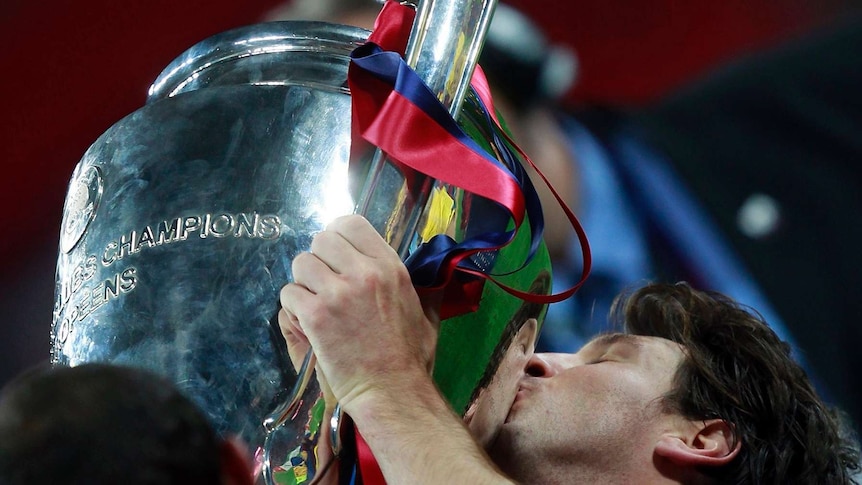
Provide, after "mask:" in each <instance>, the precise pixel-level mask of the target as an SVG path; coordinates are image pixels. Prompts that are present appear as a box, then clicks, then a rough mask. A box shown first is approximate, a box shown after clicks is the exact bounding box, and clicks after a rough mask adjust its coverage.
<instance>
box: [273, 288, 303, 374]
mask: <svg viewBox="0 0 862 485" xmlns="http://www.w3.org/2000/svg"><path fill="white" fill-rule="evenodd" d="M282 295H284V289H282ZM283 298H284V296H283ZM287 298H290V296H288V297H287ZM278 326H279V328H280V329H281V335H282V337H284V341H285V343H287V353H288V355H289V356H290V361H291V363H293V368H294V370H295V371H297V372H299V368H300V366H302V361H303V359H304V358H305V354H306V353H307V352H308V350H309V349H310V348H311V344H309V343H308V337H306V335H305V332H304V331H303V330H302V327H301V326H300V324H299V319H298V318H297V317H296V315H295V314H294V313H293V312H292V311H291V310H289V309H286V308H285V307H282V309H281V310H280V311H279V312H278Z"/></svg>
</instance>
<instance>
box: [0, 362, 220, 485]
mask: <svg viewBox="0 0 862 485" xmlns="http://www.w3.org/2000/svg"><path fill="white" fill-rule="evenodd" d="M0 483H3V484H4V485H19V484H22V485H23V484H35V483H63V484H85V483H86V484H115V483H123V484H126V485H143V484H208V485H209V484H214V483H219V440H218V438H217V435H216V433H215V431H214V430H213V428H212V427H211V425H210V423H209V422H208V421H207V419H206V417H205V416H204V415H203V414H202V412H201V411H200V410H199V409H198V408H197V406H195V405H194V404H193V403H192V402H191V401H190V400H189V399H188V398H186V397H184V396H183V395H181V394H180V392H179V391H178V390H177V389H176V388H175V386H174V385H173V384H172V383H171V382H169V381H168V380H166V379H164V378H162V377H159V376H157V375H155V374H152V373H150V372H149V371H144V370H140V369H133V368H129V367H120V366H113V365H108V364H95V363H90V364H82V365H79V366H76V367H45V368H43V367H39V368H37V369H34V370H31V371H29V372H27V373H25V374H22V375H21V376H20V377H18V378H17V379H15V380H14V381H12V382H10V383H9V384H8V385H7V386H6V387H5V388H4V389H3V392H2V394H0Z"/></svg>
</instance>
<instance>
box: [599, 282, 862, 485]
mask: <svg viewBox="0 0 862 485" xmlns="http://www.w3.org/2000/svg"><path fill="white" fill-rule="evenodd" d="M614 313H615V314H617V316H619V315H620V314H621V315H622V317H623V319H624V324H625V326H626V330H627V331H628V332H629V333H632V334H635V335H645V336H655V337H662V338H665V339H668V340H671V341H673V342H676V343H678V344H680V345H681V346H682V347H683V350H684V353H685V358H684V360H683V362H682V364H680V367H679V368H678V369H677V371H676V374H675V376H674V381H673V382H674V384H673V389H672V390H671V391H670V392H669V393H668V394H667V395H666V396H664V404H665V406H666V409H667V410H668V411H669V412H676V413H679V414H681V415H682V416H684V417H686V418H687V419H692V420H706V419H714V418H719V419H723V420H725V421H726V422H727V423H729V425H730V426H731V427H732V429H733V432H734V440H737V441H739V442H741V448H740V452H739V453H738V455H737V456H736V457H735V458H734V460H733V461H732V462H730V463H728V464H727V465H726V466H723V467H717V468H715V469H712V470H702V472H703V473H704V474H705V475H706V476H709V477H712V478H713V479H715V481H716V482H718V483H776V484H778V483H781V484H788V483H800V484H802V483H805V484H824V483H829V484H833V483H836V484H837V483H855V481H854V480H853V478H852V477H853V474H854V472H855V471H858V470H859V448H858V443H857V442H856V441H855V438H854V437H853V436H852V431H850V427H849V426H848V425H847V423H846V422H845V418H844V417H843V415H842V414H841V413H840V412H839V411H838V410H837V409H834V408H832V407H830V406H828V405H827V404H826V403H824V401H823V400H822V399H821V398H820V397H819V396H818V395H817V392H816V391H815V389H814V386H813V385H812V383H811V381H810V380H809V378H808V376H807V375H806V373H805V371H804V369H803V368H802V367H801V366H800V365H799V364H798V363H797V362H796V361H795V360H794V359H793V357H792V355H791V348H790V346H789V345H788V344H787V343H786V342H784V341H782V340H781V339H780V338H779V337H778V336H777V335H776V334H775V332H774V331H773V330H772V329H771V328H770V327H769V326H768V324H767V323H766V322H765V321H764V319H763V318H762V316H760V314H758V313H757V312H756V311H754V310H753V309H750V308H748V307H744V306H742V305H740V304H738V303H737V302H735V301H734V300H732V299H730V298H729V297H727V296H724V295H722V294H720V293H715V292H704V291H698V290H695V289H693V288H692V287H690V286H689V285H688V284H686V283H677V284H651V285H647V286H645V287H643V288H641V289H639V290H637V291H635V292H633V293H632V294H630V295H627V297H625V298H621V299H619V300H618V301H617V303H616V305H615V309H614Z"/></svg>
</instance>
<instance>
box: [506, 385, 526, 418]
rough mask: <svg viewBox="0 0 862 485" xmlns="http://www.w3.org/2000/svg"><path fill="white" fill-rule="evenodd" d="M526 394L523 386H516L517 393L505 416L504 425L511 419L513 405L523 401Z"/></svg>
mask: <svg viewBox="0 0 862 485" xmlns="http://www.w3.org/2000/svg"><path fill="white" fill-rule="evenodd" d="M525 394H526V390H525V389H524V386H518V392H516V393H515V397H514V398H513V399H512V405H511V406H509V413H508V414H506V419H505V420H504V421H503V422H504V423H508V422H509V421H510V420H511V419H512V413H513V411H514V409H515V404H517V402H518V401H519V400H521V399H523V397H524V395H525Z"/></svg>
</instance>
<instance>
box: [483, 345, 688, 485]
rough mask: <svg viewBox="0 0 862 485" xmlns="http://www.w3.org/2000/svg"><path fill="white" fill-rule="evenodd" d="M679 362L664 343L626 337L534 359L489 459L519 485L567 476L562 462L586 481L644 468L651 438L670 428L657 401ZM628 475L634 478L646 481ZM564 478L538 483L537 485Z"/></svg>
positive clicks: (675, 348)
mask: <svg viewBox="0 0 862 485" xmlns="http://www.w3.org/2000/svg"><path fill="white" fill-rule="evenodd" d="M682 356H683V354H682V351H681V350H680V349H679V347H678V346H677V345H675V344H673V343H672V342H670V341H668V340H664V339H658V338H652V337H634V336H629V335H625V334H610V335H608V336H605V337H602V338H600V339H596V340H593V341H592V342H590V343H589V344H588V345H586V346H585V347H584V348H582V349H581V350H580V351H579V352H578V353H576V354H537V355H534V356H533V357H532V358H531V359H530V361H529V363H528V365H527V367H526V373H524V374H523V377H522V378H521V379H520V383H519V384H520V385H519V390H518V394H517V397H516V398H515V401H514V404H513V405H512V407H511V411H510V412H509V414H508V416H507V417H506V419H505V423H504V424H503V425H502V427H501V431H500V434H499V437H498V439H497V440H496V441H495V442H494V443H493V444H492V446H491V456H492V457H493V458H494V460H495V461H496V462H497V463H499V464H501V466H504V470H505V471H507V472H509V473H510V474H511V475H512V476H513V477H515V478H518V479H520V480H524V481H527V480H530V481H532V480H535V479H536V478H537V474H538V473H545V472H548V471H551V470H560V469H563V468H567V469H568V468H571V467H570V466H567V465H566V462H567V461H571V460H573V459H575V460H576V461H577V462H578V463H580V464H581V466H580V467H579V468H580V470H579V472H578V475H579V476H582V477H584V478H587V477H593V476H595V477H600V476H605V477H606V476H607V470H609V469H615V473H619V474H623V473H625V472H626V470H625V469H624V467H625V466H626V464H627V463H630V462H638V461H640V462H648V461H649V458H650V455H651V454H652V446H651V445H652V444H653V442H654V437H655V436H660V435H661V433H663V432H664V431H666V430H670V429H673V427H674V425H675V423H674V421H675V418H674V416H672V415H669V414H666V413H664V412H663V411H662V406H661V401H660V397H661V395H662V394H664V393H665V392H667V391H669V390H670V386H671V379H672V377H673V372H674V370H675V369H676V367H677V365H678V364H679V362H680V361H681V360H682ZM632 453H634V454H640V455H641V456H638V457H633V456H631V455H632ZM631 472H633V474H632V475H631V477H632V478H635V477H638V476H639V477H641V478H643V477H644V475H648V473H649V472H648V471H647V470H637V469H635V470H631ZM565 478H566V477H565V476H563V477H557V476H542V480H541V482H542V483H555V482H558V481H564V480H565ZM621 478H624V476H623V477H621Z"/></svg>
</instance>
